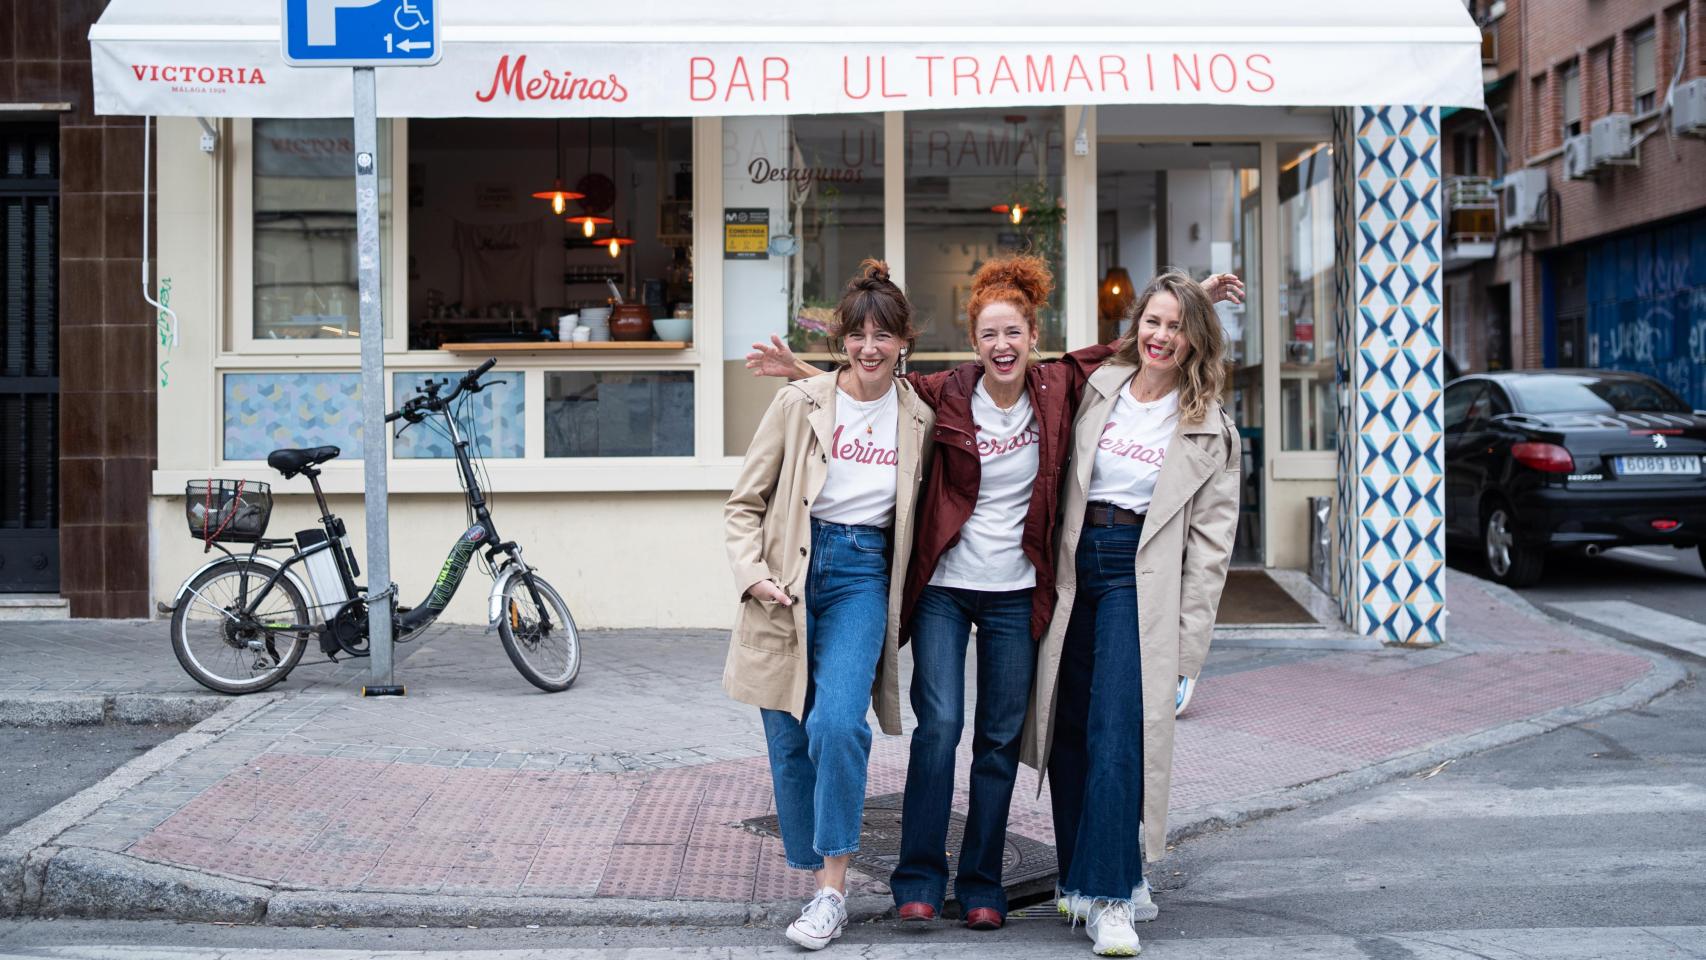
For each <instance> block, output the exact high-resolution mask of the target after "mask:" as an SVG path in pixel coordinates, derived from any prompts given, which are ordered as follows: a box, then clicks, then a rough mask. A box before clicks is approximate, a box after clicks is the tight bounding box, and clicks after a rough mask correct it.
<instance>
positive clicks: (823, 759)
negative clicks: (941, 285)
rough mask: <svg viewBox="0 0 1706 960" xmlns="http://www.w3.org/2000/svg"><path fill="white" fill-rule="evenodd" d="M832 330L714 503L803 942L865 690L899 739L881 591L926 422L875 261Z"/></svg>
mask: <svg viewBox="0 0 1706 960" xmlns="http://www.w3.org/2000/svg"><path fill="white" fill-rule="evenodd" d="M831 336H832V339H833V342H834V343H835V345H836V347H837V348H838V349H839V350H840V351H843V353H842V358H843V359H844V361H845V362H843V363H841V364H839V365H838V366H837V368H836V369H835V370H834V371H832V372H830V373H822V374H817V375H816V376H813V377H811V378H810V379H806V380H801V381H800V382H797V383H791V384H788V385H787V386H785V387H783V388H782V389H781V390H779V391H777V393H776V398H775V399H774V400H772V401H771V403H770V408H769V409H768V410H766V411H765V413H764V419H763V421H761V422H760V423H759V426H758V432H757V434H756V435H755V436H754V437H753V438H752V445H751V447H750V448H748V450H747V453H746V462H745V464H744V465H743V466H742V468H741V473H740V478H739V480H737V481H736V483H735V487H734V491H733V492H732V493H731V494H730V495H729V500H728V504H727V506H726V507H725V508H724V515H725V518H726V521H727V533H726V537H727V543H728V551H729V563H730V566H732V567H733V568H734V574H735V586H736V588H737V589H738V590H739V591H740V598H741V605H740V613H739V616H738V617H737V619H736V621H735V629H734V635H733V637H732V638H731V641H730V643H729V656H728V663H727V666H726V667H725V668H724V671H723V689H724V690H726V691H727V692H728V694H729V695H730V696H731V697H734V698H735V699H736V700H740V701H742V702H745V703H750V704H753V705H755V706H757V707H759V708H760V709H761V714H762V716H763V720H764V735H765V740H766V745H767V747H768V750H769V754H770V774H771V780H772V787H773V789H774V791H775V797H776V814H777V819H778V820H779V821H780V827H781V833H782V849H783V853H784V854H785V855H786V857H787V860H788V865H789V866H791V867H795V868H797V869H800V870H811V871H812V872H813V875H814V877H815V879H816V882H817V893H816V895H815V896H813V897H812V899H811V900H810V901H809V902H808V903H807V904H806V906H805V908H804V909H803V910H801V911H800V916H799V919H797V920H795V921H794V922H793V923H792V924H790V925H789V927H788V931H787V935H788V939H790V940H792V941H793V942H795V943H797V944H799V945H800V946H802V947H805V948H807V949H810V950H818V949H822V948H823V947H826V946H828V945H829V943H830V941H832V940H834V939H835V938H836V937H839V936H841V931H842V928H843V926H844V925H845V924H846V922H847V906H846V896H847V861H848V859H849V857H850V855H851V854H852V853H853V852H854V851H855V850H857V849H859V827H860V824H861V822H862V820H863V814H864V803H865V775H866V768H867V766H868V764H869V760H870V754H871V728H870V725H869V724H868V723H866V721H865V713H866V711H867V710H869V709H870V708H871V706H872V702H873V701H875V706H876V710H877V719H878V721H879V722H880V723H881V724H882V727H883V731H884V732H885V733H889V734H898V733H900V681H899V672H900V671H899V664H898V660H899V658H900V652H899V633H900V616H901V611H900V607H901V594H900V591H899V589H898V588H897V587H896V585H898V584H900V583H903V582H905V579H906V572H907V561H908V559H909V558H910V556H911V553H912V551H911V546H912V524H913V508H914V504H915V501H916V500H917V490H918V482H917V480H916V479H915V478H916V477H917V476H918V474H919V473H920V472H921V471H922V470H923V467H924V464H923V460H924V457H925V455H926V453H927V451H926V449H925V437H926V436H927V435H928V433H929V431H930V425H931V424H932V423H933V422H935V419H936V418H935V415H934V414H933V413H931V411H930V408H929V407H927V406H925V405H924V404H923V403H922V402H920V401H919V399H918V396H917V394H916V393H915V392H914V390H913V388H912V387H911V386H910V385H909V384H907V383H906V382H905V381H902V380H897V379H896V378H895V364H896V363H897V362H898V361H899V359H900V355H901V352H902V350H903V349H904V348H906V347H907V346H909V345H910V344H911V343H912V341H913V339H914V336H915V333H914V331H913V327H912V306H911V304H909V303H908V302H907V300H906V296H905V294H903V293H901V292H900V288H899V287H896V286H895V285H894V284H893V283H892V282H891V281H890V280H889V273H888V265H887V264H884V263H882V262H881V261H877V260H867V261H865V263H864V264H863V265H862V267H861V269H860V272H859V274H858V275H856V276H854V278H853V279H852V280H851V281H849V282H848V284H847V289H846V291H845V292H844V293H843V294H842V297H841V302H840V304H839V305H838V306H837V307H836V308H835V319H834V322H833V324H832V325H831ZM815 372H816V371H814V373H815Z"/></svg>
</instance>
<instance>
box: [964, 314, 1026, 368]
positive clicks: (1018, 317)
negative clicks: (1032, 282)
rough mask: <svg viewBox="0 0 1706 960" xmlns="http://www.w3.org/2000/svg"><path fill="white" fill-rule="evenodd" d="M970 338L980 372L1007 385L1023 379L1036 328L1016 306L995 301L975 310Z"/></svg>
mask: <svg viewBox="0 0 1706 960" xmlns="http://www.w3.org/2000/svg"><path fill="white" fill-rule="evenodd" d="M971 341H972V349H974V350H976V351H977V358H978V360H979V361H980V362H981V363H982V364H983V375H984V376H986V377H990V378H993V379H994V380H995V381H996V382H998V383H1002V384H1008V385H1010V384H1013V383H1017V382H1019V381H1021V380H1023V379H1025V368H1026V367H1027V366H1029V365H1030V362H1031V351H1032V350H1033V349H1035V348H1036V345H1037V331H1036V330H1035V329H1033V328H1032V327H1031V325H1030V323H1028V322H1027V321H1026V320H1025V315H1024V314H1023V313H1020V312H1019V308H1018V307H1015V306H1014V305H1012V304H1011V303H1006V302H1003V301H997V302H995V303H992V304H990V305H989V306H987V307H984V308H983V310H982V311H981V312H979V313H978V315H977V323H976V324H975V325H974V326H973V327H972V335H971Z"/></svg>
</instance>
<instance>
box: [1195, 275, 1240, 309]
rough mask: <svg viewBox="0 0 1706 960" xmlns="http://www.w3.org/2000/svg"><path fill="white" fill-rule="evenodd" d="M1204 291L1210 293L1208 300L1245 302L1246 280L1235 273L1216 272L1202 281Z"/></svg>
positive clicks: (1212, 301) (1215, 301)
mask: <svg viewBox="0 0 1706 960" xmlns="http://www.w3.org/2000/svg"><path fill="white" fill-rule="evenodd" d="M1202 289H1203V292H1204V293H1206V294H1208V302H1210V303H1219V302H1221V301H1222V300H1224V301H1226V302H1227V303H1243V302H1244V281H1242V280H1240V279H1238V275H1237V274H1235V273H1216V274H1212V275H1210V276H1209V277H1208V278H1207V279H1206V280H1204V281H1203V282H1202Z"/></svg>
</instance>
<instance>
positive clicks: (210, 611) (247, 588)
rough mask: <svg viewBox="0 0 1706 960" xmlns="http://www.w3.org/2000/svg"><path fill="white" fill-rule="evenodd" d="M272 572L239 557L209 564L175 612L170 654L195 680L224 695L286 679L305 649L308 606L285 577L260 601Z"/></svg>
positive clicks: (192, 584) (266, 685)
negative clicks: (260, 592) (258, 597)
mask: <svg viewBox="0 0 1706 960" xmlns="http://www.w3.org/2000/svg"><path fill="white" fill-rule="evenodd" d="M271 575H272V571H270V570H269V569H267V568H265V567H261V566H257V565H255V564H251V563H247V562H244V561H242V560H227V561H225V562H223V563H219V564H216V565H214V566H212V567H209V568H208V569H207V570H206V571H205V572H203V573H202V574H201V576H199V577H196V578H195V580H193V581H191V583H190V589H189V592H188V593H187V594H186V595H185V596H184V598H183V600H182V602H180V603H179V604H178V608H177V609H176V610H174V611H173V612H172V652H173V653H175V654H177V655H178V663H180V664H182V665H183V668H184V670H185V672H187V673H188V674H189V675H190V676H192V677H194V678H195V680H196V682H197V683H199V684H201V685H202V686H204V687H207V688H208V689H210V690H217V691H219V692H220V693H256V692H258V691H261V690H265V689H266V688H268V687H270V686H272V685H273V684H275V683H277V682H279V681H280V680H283V679H284V677H285V675H286V674H288V673H289V672H290V670H291V668H292V667H294V666H296V664H297V661H299V660H301V659H302V652H303V651H304V650H306V649H308V637H309V633H308V631H306V630H302V629H296V630H289V629H285V628H286V627H290V626H299V625H302V624H306V623H307V622H308V604H307V602H306V601H305V600H303V599H302V594H301V593H300V592H299V591H298V590H297V589H296V587H295V586H294V585H292V584H291V582H290V581H289V580H287V579H284V578H282V577H281V578H279V581H278V582H277V583H275V584H273V587H272V589H271V590H269V591H268V592H267V595H266V596H265V597H264V598H262V599H261V601H260V602H259V603H257V602H256V601H255V595H256V594H257V593H258V592H259V591H260V589H261V587H262V586H263V585H264V584H265V583H266V582H267V578H268V577H270V576H271Z"/></svg>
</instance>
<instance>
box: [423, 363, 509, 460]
mask: <svg viewBox="0 0 1706 960" xmlns="http://www.w3.org/2000/svg"><path fill="white" fill-rule="evenodd" d="M466 372H467V371H466V370H410V371H407V372H403V371H395V372H393V373H392V374H391V405H392V406H393V407H397V406H401V405H402V403H403V401H405V400H407V399H409V398H410V397H413V396H415V395H416V393H417V390H418V388H419V387H420V385H421V381H423V380H431V379H438V380H444V379H448V380H450V382H451V383H452V384H453V385H454V384H455V382H456V380H457V378H459V377H461V376H462V374H464V373H466ZM482 382H483V383H484V384H485V389H483V390H481V391H480V392H479V393H473V394H463V395H462V397H461V398H459V399H458V400H457V401H456V403H455V410H454V413H455V416H456V423H457V429H458V430H460V431H461V433H462V439H464V440H467V441H468V444H469V447H468V452H469V453H470V454H472V455H474V456H481V457H491V458H494V459H496V458H517V457H520V456H522V455H523V454H524V453H525V452H526V451H525V437H526V432H527V430H526V425H527V401H526V396H527V390H526V383H527V374H526V372H524V371H520V370H503V371H498V372H493V373H490V374H488V375H487V376H486V377H484V378H483V380H482ZM392 426H403V424H402V423H397V424H393V425H392ZM391 455H392V456H393V457H395V458H397V459H398V460H426V459H449V458H451V457H454V456H456V451H455V445H454V444H452V443H451V440H450V431H449V430H448V429H446V428H445V426H444V422H443V420H441V419H439V418H438V417H428V418H427V419H425V420H422V421H421V422H420V423H416V424H410V425H409V426H408V427H407V428H406V429H404V430H403V431H402V432H401V433H399V434H397V439H395V440H393V441H392V442H391Z"/></svg>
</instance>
